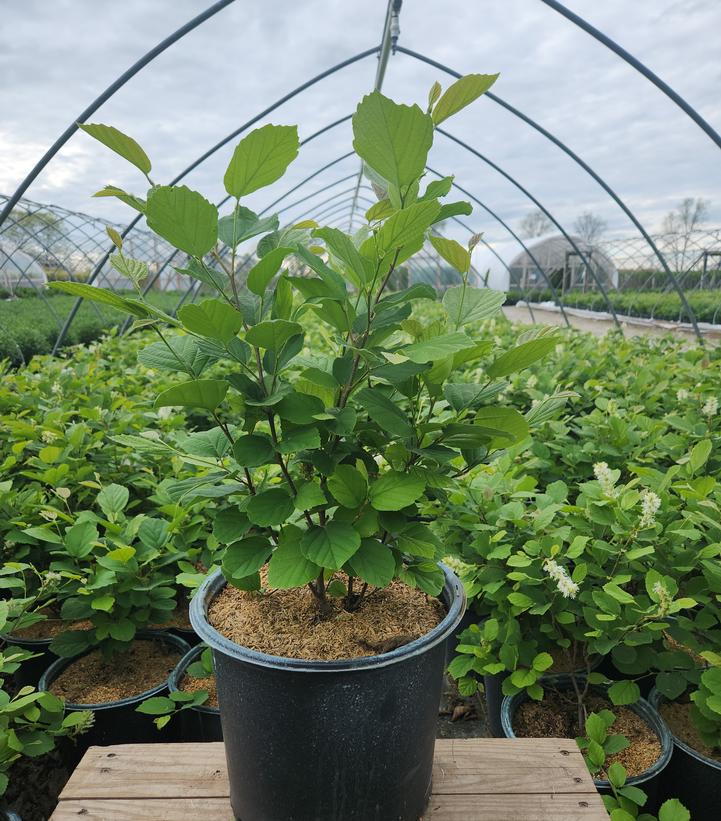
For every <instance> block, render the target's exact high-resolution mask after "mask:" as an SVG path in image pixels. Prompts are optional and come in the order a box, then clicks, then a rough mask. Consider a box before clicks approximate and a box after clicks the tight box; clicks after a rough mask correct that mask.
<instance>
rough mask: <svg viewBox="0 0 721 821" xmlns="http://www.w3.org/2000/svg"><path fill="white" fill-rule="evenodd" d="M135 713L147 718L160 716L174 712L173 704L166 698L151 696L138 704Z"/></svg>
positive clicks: (170, 699)
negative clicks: (142, 714) (143, 714)
mask: <svg viewBox="0 0 721 821" xmlns="http://www.w3.org/2000/svg"><path fill="white" fill-rule="evenodd" d="M135 711H136V712H137V713H145V715H149V716H161V715H165V714H166V713H172V712H174V711H175V702H174V701H173V699H172V698H168V697H167V696H152V698H146V699H145V701H143V702H142V703H141V704H139V705H138V706H137V707H136V708H135Z"/></svg>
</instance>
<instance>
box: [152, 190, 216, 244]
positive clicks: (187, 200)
mask: <svg viewBox="0 0 721 821" xmlns="http://www.w3.org/2000/svg"><path fill="white" fill-rule="evenodd" d="M146 218H147V221H148V227H149V228H150V229H151V230H153V231H155V233H156V234H158V235H159V236H161V237H162V238H163V239H165V240H167V241H168V242H169V243H170V244H171V245H174V246H175V247H176V248H179V249H180V250H181V251H185V253H186V254H189V255H190V256H191V257H196V258H198V259H200V258H202V257H204V256H205V255H206V254H207V253H208V251H210V250H211V248H212V247H213V246H214V245H215V243H216V240H217V239H218V209H217V208H216V207H215V206H214V205H212V204H211V203H210V202H208V200H206V199H205V197H203V196H202V194H199V193H198V192H197V191H191V189H190V188H187V187H186V186H184V185H181V186H170V185H158V186H156V187H155V188H152V189H151V190H150V193H149V195H148V204H147V206H146Z"/></svg>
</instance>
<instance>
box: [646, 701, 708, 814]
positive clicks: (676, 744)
mask: <svg viewBox="0 0 721 821" xmlns="http://www.w3.org/2000/svg"><path fill="white" fill-rule="evenodd" d="M648 700H649V702H650V703H651V705H652V706H653V707H654V708H655V709H656V710H658V709H659V708H660V706H661V704H663V703H664V702H665V701H667V699H666V698H664V696H663V695H661V693H659V691H658V690H657V689H656V688H655V687H654V688H653V690H651V693H650V695H649V697H648ZM661 720H662V721H663V717H661ZM669 732H670V733H671V731H670V730H669ZM671 738H672V739H673V755H672V756H671V762H670V763H669V765H668V767H667V768H666V772H665V773H664V782H663V795H662V798H663V799H666V798H678V800H679V801H680V802H681V803H682V804H683V805H684V806H685V807H686V809H687V810H688V811H689V812H690V813H691V818H692V819H694V821H696V819H697V818H698V819H699V821H702V819H705V818H709V819H711V818H716V817H717V814H718V812H719V807H721V761H715V760H714V759H713V758H707V757H706V756H705V755H702V754H701V753H700V752H698V750H694V748H693V747H689V746H688V744H686V743H685V742H684V741H681V739H680V738H677V737H676V736H675V735H674V734H673V733H671Z"/></svg>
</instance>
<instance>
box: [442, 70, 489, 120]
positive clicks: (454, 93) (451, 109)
mask: <svg viewBox="0 0 721 821" xmlns="http://www.w3.org/2000/svg"><path fill="white" fill-rule="evenodd" d="M497 79H498V74H466V76H465V77H461V78H460V79H458V80H456V82H455V83H453V85H451V86H449V87H448V88H447V89H446V90H445V92H444V93H443V96H442V97H441V99H440V100H439V101H438V102H437V103H436V106H435V108H434V109H433V122H434V123H435V124H436V125H438V124H439V123H442V122H443V121H444V120H447V119H448V118H449V117H450V116H452V115H453V114H455V113H456V112H458V111H460V110H461V109H462V108H465V107H466V106H467V105H469V104H470V103H472V102H473V101H474V100H476V99H478V97H480V96H481V94H485V93H486V91H488V89H489V88H490V87H491V86H492V85H493V84H494V83H495V82H496V80H497Z"/></svg>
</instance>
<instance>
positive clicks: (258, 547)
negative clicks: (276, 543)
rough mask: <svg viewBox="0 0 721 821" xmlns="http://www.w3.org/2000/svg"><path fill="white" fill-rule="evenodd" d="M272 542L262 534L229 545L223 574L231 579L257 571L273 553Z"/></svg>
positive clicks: (237, 578)
mask: <svg viewBox="0 0 721 821" xmlns="http://www.w3.org/2000/svg"><path fill="white" fill-rule="evenodd" d="M271 550H272V548H271V544H270V542H269V541H268V539H266V538H264V537H262V536H246V537H245V538H243V539H240V540H239V541H237V542H233V543H232V544H230V545H228V547H227V548H226V549H225V553H224V554H223V575H224V576H225V578H226V579H228V580H229V581H231V580H233V581H235V580H240V579H244V578H246V577H247V576H251V575H252V574H253V573H257V572H258V571H259V570H260V568H261V567H263V565H264V564H265V563H266V561H267V560H268V557H269V556H270V553H271Z"/></svg>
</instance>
